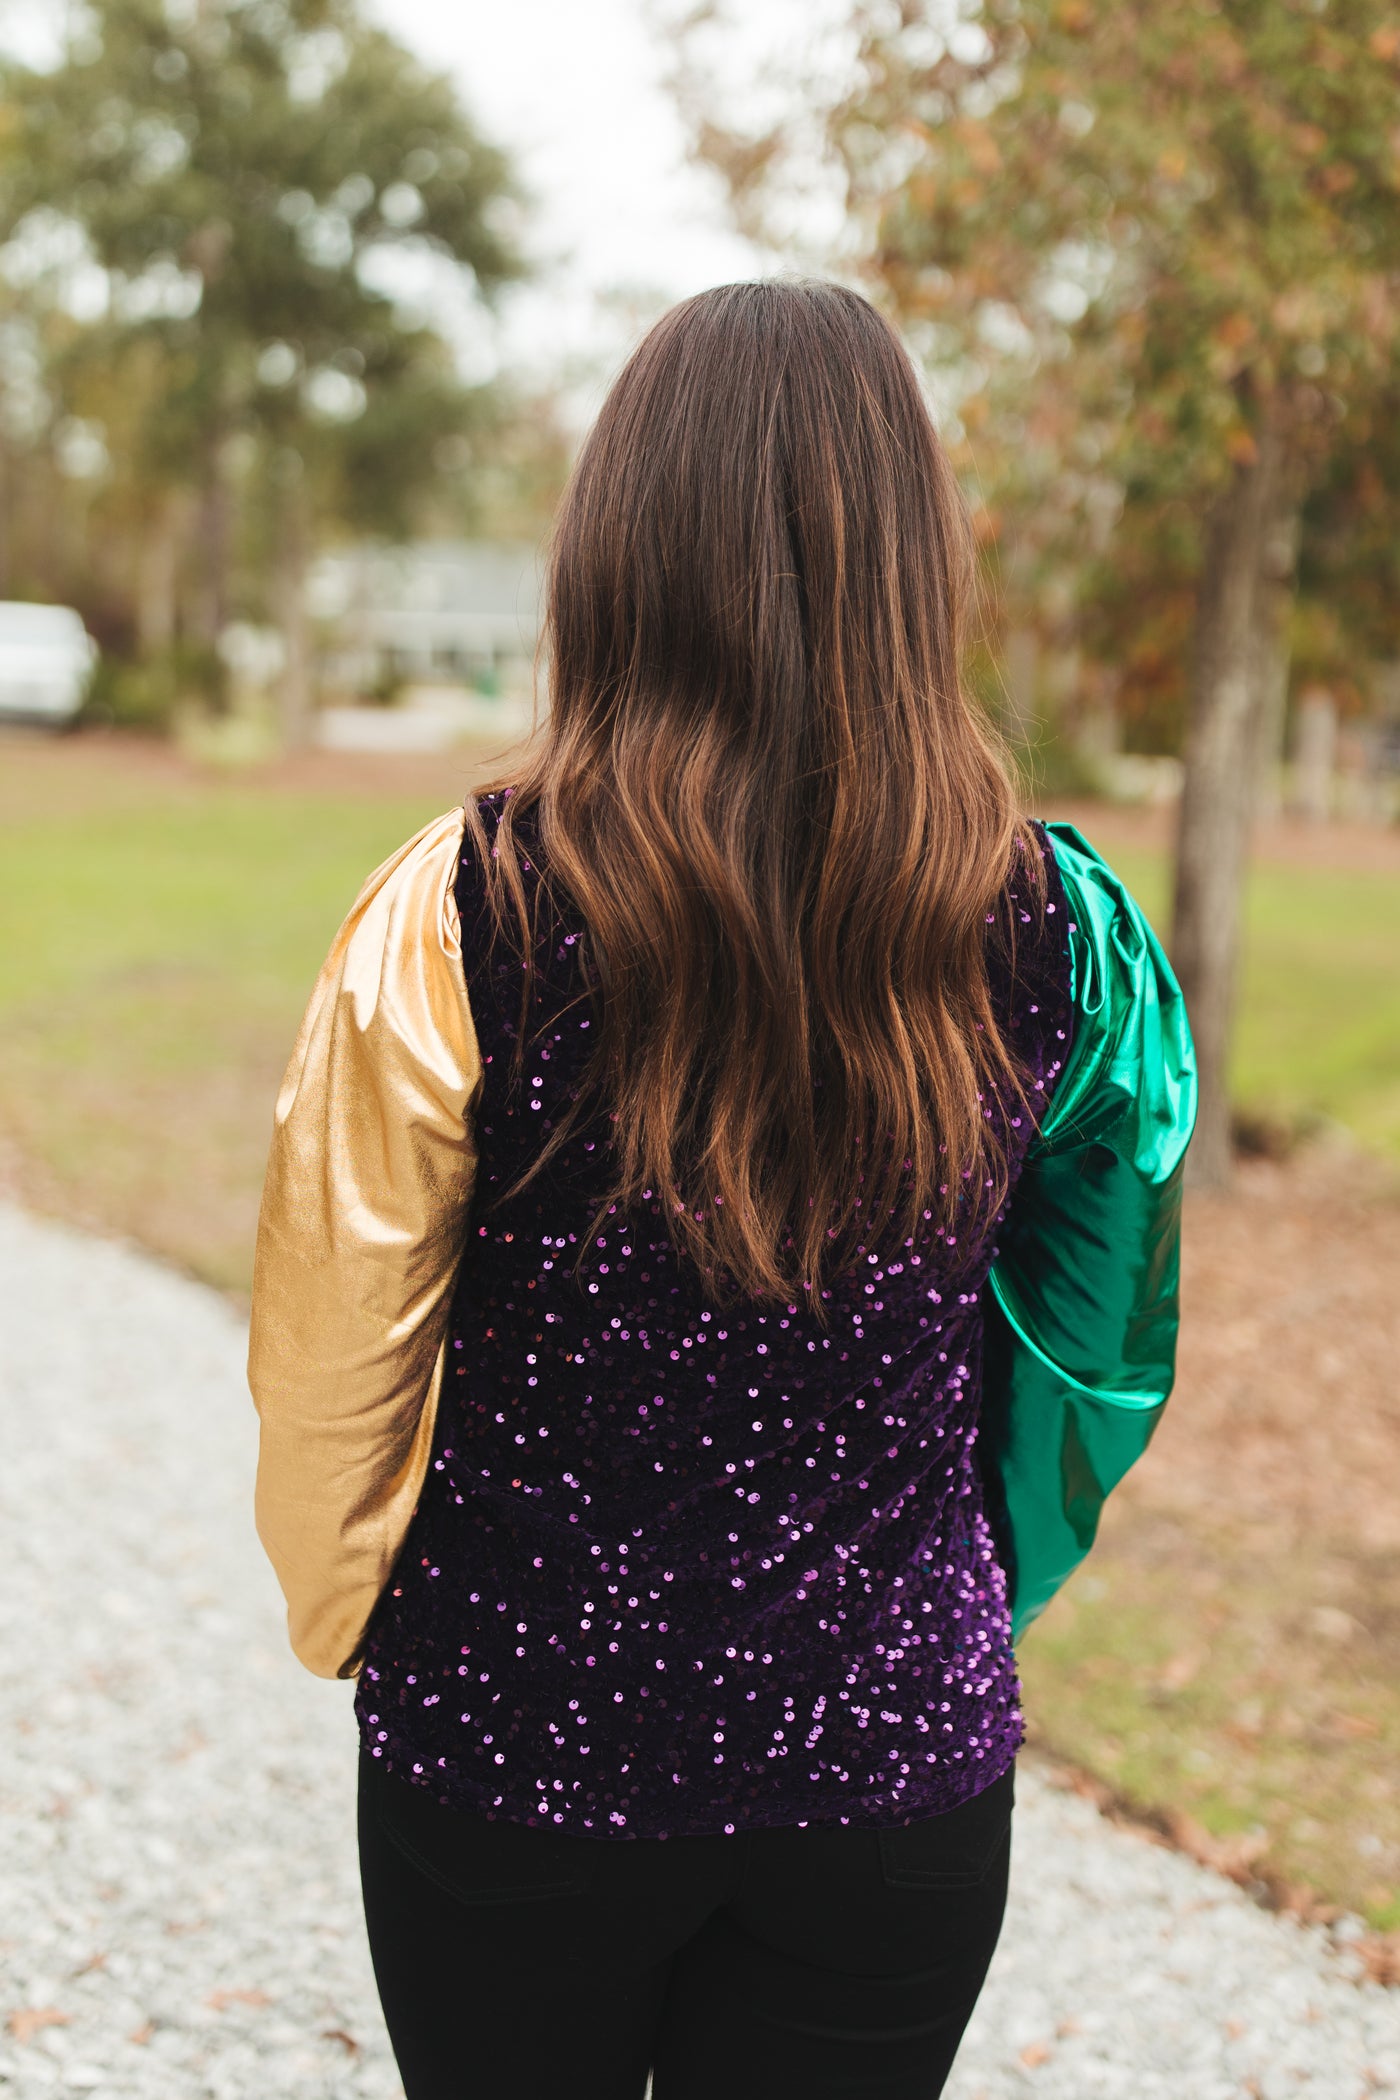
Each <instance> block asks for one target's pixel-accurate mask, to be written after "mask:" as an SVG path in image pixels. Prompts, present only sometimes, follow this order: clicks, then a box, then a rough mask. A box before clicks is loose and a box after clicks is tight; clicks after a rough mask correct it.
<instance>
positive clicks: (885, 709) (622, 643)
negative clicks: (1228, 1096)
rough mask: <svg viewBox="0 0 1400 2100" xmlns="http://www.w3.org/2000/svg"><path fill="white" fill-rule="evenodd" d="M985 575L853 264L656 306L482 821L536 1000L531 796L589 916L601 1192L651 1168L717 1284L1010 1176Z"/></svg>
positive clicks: (921, 414)
mask: <svg viewBox="0 0 1400 2100" xmlns="http://www.w3.org/2000/svg"><path fill="white" fill-rule="evenodd" d="M970 577H971V542H970V534H969V528H968V524H967V519H966V513H965V509H964V506H963V502H962V499H961V496H960V493H959V490H958V487H957V484H956V482H955V480H954V477H953V473H952V470H951V468H950V466H949V464H948V460H947V458H946V455H945V454H944V452H943V449H942V447H941V445H940V444H939V441H938V438H937V436H936V434H935V431H934V428H933V424H932V422H931V420H930V418H929V414H928V411H927V409H926V407H925V405H924V401H923V397H922V395H921V393H920V390H919V385H918V381H917V379H916V378H915V375H914V371H913V368H912V366H911V364H910V362H909V359H908V357H907V356H906V354H905V352H904V350H903V348H902V347H901V345H900V343H899V340H898V338H897V337H896V335H895V334H894V332H893V330H892V329H891V328H890V327H889V325H888V324H887V323H886V322H885V321H884V320H883V319H882V317H881V316H880V315H879V314H878V313H877V312H876V310H875V308H874V307H872V306H871V305H870V304H869V302H868V301H867V300H865V299H862V298H861V297H859V296H858V295H857V294H856V293H854V292H851V291H848V290H846V289H845V288H844V287H842V286H840V285H835V284H826V283H813V282H800V283H797V282H791V281H770V282H765V283H754V284H732V285H725V286H723V287H721V288H720V289H718V290H716V291H710V292H703V293H701V294H700V295H699V296H698V297H696V298H693V299H687V300H686V301H685V302H684V303H683V304H681V305H680V306H677V307H675V308H673V309H672V310H671V312H670V313H668V314H667V315H666V316H665V317H664V318H663V319H662V320H661V321H660V322H658V323H657V325H656V326H655V327H654V328H653V329H652V330H651V332H650V334H648V335H647V337H646V338H645V340H644V341H643V342H642V344H641V345H640V347H639V348H638V350H637V351H636V352H635V354H634V355H633V357H632V358H631V360H630V362H629V363H628V364H627V366H626V367H625V369H624V370H623V372H622V374H621V376H620V378H619V379H618V380H617V381H616V383H615V385H614V386H613V388H612V390H611V392H610V393H609V395H608V397H607V400H606V401H605V403H604V404H603V409H602V412H601V414H600V415H599V417H598V420H597V423H596V424H595V426H594V428H593V431H592V433H591V435H590V436H589V438H588V440H587V442H586V443H585V445H584V447H583V450H582V452H581V454H580V456H579V459H578V463H577V465H576V467H575V470H574V473H573V476H572V479H571V481H570V483H569V487H568V490H567V492H566V494H565V497H564V500H563V504H562V507H561V510H560V513H559V517H558V520H557V524H556V527H555V531H554V536H553V542H552V548H551V554H550V562H549V574H548V591H547V620H546V646H547V651H548V676H549V690H550V711H549V715H548V717H547V720H546V721H545V723H544V725H543V728H542V731H541V732H540V733H539V734H538V735H537V737H536V739H535V741H534V743H533V744H532V746H530V747H529V748H528V749H527V751H526V753H525V756H524V761H523V764H522V765H520V766H518V767H517V768H516V769H515V770H514V772H513V773H512V774H511V775H509V776H507V777H508V779H509V781H510V783H511V785H512V787H513V793H512V794H511V795H510V797H509V798H508V800H507V801H506V803H505V815H504V818H503V821H502V822H501V825H500V828H499V830H498V832H497V833H496V835H495V838H494V841H493V843H494V844H495V846H496V847H497V848H498V851H497V852H496V853H492V851H491V850H490V845H489V844H488V841H487V837H486V833H485V829H484V826H483V823H482V820H481V818H480V816H479V814H478V812H477V810H476V808H475V806H474V804H473V803H471V802H470V801H469V803H468V807H467V816H468V824H469V830H470V831H471V833H472V835H473V836H474V838H475V840H476V843H477V848H478V851H479V852H480V854H481V858H482V864H483V867H484V869H485V871H486V874H487V878H488V882H489V885H490V889H489V894H490V896H491V899H492V902H493V904H494V907H495V911H496V915H497V923H498V925H500V926H501V927H502V928H506V927H508V926H511V927H513V929H514V938H515V939H516V941H517V943H518V945H519V949H520V952H521V955H522V958H525V959H526V960H527V984H526V999H527V1000H528V995H529V984H528V957H529V955H530V953H531V952H532V946H531V943H532V934H531V930H530V928H529V927H528V926H527V924H526V903H525V891H524V887H523V884H522V881H521V875H520V870H519V866H518V854H519V851H520V850H521V849H520V848H519V847H517V846H516V845H515V844H514V843H513V841H512V832H513V828H514V820H515V819H517V818H519V817H520V815H521V813H522V811H524V810H526V809H532V810H533V811H534V813H535V818H536V821H537V823H538V827H539V836H540V841H541V853H542V860H543V865H544V869H545V871H546V877H547V881H548V882H549V883H550V884H553V885H554V886H555V887H556V889H557V890H558V891H559V892H560V893H562V894H564V895H566V896H567V898H568V899H569V900H570V901H571V903H572V905H573V906H574V907H575V908H576V910H577V913H578V915H579V917H580V918H581V919H582V921H583V922H584V925H585V926H586V928H587V936H586V938H587V942H588V958H589V961H590V963H591V965H592V970H593V973H594V976H595V979H596V983H597V985H598V987H599V990H600V993H601V1000H600V1003H601V1015H602V1026H601V1029H600V1040H599V1043H598V1047H597V1051H596V1053H595V1057H594V1061H593V1064H592V1066H591V1067H590V1072H589V1078H588V1083H587V1086H586V1088H585V1094H586V1096H587V1097H588V1098H591V1099H592V1100H593V1101H594V1103H595V1105H601V1106H603V1107H605V1108H606V1109H607V1110H609V1111H611V1113H612V1115H613V1117H614V1122H613V1129H614V1134H615V1136H614V1146H613V1158H612V1166H613V1174H614V1179H613V1185H612V1186H611V1187H610V1188H609V1190H608V1192H607V1194H606V1196H605V1198H604V1199H603V1202H602V1204H601V1205H600V1209H599V1218H600V1219H601V1217H602V1216H603V1215H604V1214H605V1213H606V1210H607V1206H608V1205H609V1204H610V1203H618V1204H619V1205H627V1204H632V1203H635V1202H637V1201H638V1200H639V1199H641V1198H642V1196H643V1192H644V1191H645V1192H646V1193H647V1194H648V1195H651V1194H652V1193H653V1192H654V1194H655V1195H656V1196H659V1197H660V1198H661V1199H662V1202H663V1206H664V1210H665V1214H666V1217H667V1219H668V1222H669V1227H670V1231H671V1234H672V1236H673V1239H674V1241H675V1243H676V1245H677V1246H678V1248H680V1249H681V1251H682V1252H683V1253H688V1254H689V1255H691V1256H692V1257H693V1258H694V1259H695V1260H696V1261H697V1262H698V1263H699V1264H700V1266H701V1268H702V1270H703V1271H704V1272H705V1274H706V1277H707V1281H708V1282H709V1284H710V1285H711V1286H712V1287H713V1288H714V1289H715V1290H716V1291H717V1292H719V1293H720V1294H721V1295H722V1294H723V1293H725V1292H726V1291H738V1292H742V1293H743V1294H745V1295H748V1296H751V1297H755V1298H760V1299H775V1298H777V1299H794V1300H797V1299H806V1300H807V1302H808V1303H809V1304H811V1305H813V1306H814V1307H815V1308H816V1309H817V1310H818V1311H820V1299H821V1296H822V1294H823V1285H824V1284H826V1283H829V1281H830V1279H831V1277H832V1275H833V1273H837V1272H839V1271H840V1270H841V1269H843V1268H845V1267H847V1266H848V1265H849V1264H850V1263H851V1262H853V1261H854V1260H856V1259H858V1258H859V1254H860V1252H862V1251H863V1250H864V1249H865V1248H866V1246H867V1245H868V1244H869V1245H873V1244H875V1242H876V1241H877V1239H878V1240H879V1241H881V1242H882V1243H886V1244H887V1243H888V1242H887V1237H886V1236H887V1235H889V1234H894V1233H898V1234H899V1235H900V1237H902V1238H905V1239H915V1240H920V1239H922V1238H924V1237H926V1236H928V1235H930V1234H931V1233H933V1232H935V1231H937V1230H938V1229H939V1228H940V1227H942V1228H943V1229H945V1230H946V1229H948V1227H949V1226H950V1224H951V1221H952V1220H953V1219H954V1217H955V1215H958V1214H959V1212H961V1215H962V1216H963V1217H964V1219H966V1217H967V1212H968V1207H969V1203H970V1204H971V1206H972V1208H973V1209H974V1210H976V1211H977V1212H979V1213H981V1212H983V1211H984V1210H985V1211H987V1212H990V1211H992V1210H993V1209H995V1208H996V1207H997V1206H998V1205H999V1203H1000V1201H1001V1199H1002V1197H1003V1196H1004V1193H1005V1187H1006V1163H1005V1157H1004V1152H1003V1148H1002V1145H1001V1142H1000V1140H999V1137H998V1135H997V1130H996V1119H995V1118H994V1117H993V1118H991V1120H990V1121H989V1112H988V1103H989V1100H990V1097H991V1093H992V1091H993V1090H994V1089H999V1090H1001V1092H1002V1095H1003V1098H1007V1090H1008V1089H1009V1090H1010V1094H1012V1095H1014V1096H1016V1097H1017V1098H1020V1095H1021V1088H1020V1082H1019V1080H1018V1077H1017V1074H1016V1071H1015V1067H1014V1063H1013V1060H1012V1059H1011V1057H1010V1056H1009V1054H1008V1052H1007V1050H1006V1048H1005V1046H1004V1045H1003V1043H1002V1041H1001V1038H1000V1036H999V1033H998V1030H997V1025H996V1020H995V1017H994V1015H993V1012H992V1008H991V1002H990V998H989V991H988V978H987V960H986V943H987V936H988V919H989V914H990V915H992V917H993V918H994V919H996V918H999V917H1000V914H999V912H998V910H997V905H998V900H999V899H1000V897H1001V894H1002V893H1003V891H1004V889H1005V885H1006V883H1007V879H1008V875H1009V872H1010V870H1011V867H1012V863H1013V858H1017V857H1018V856H1017V854H1016V839H1017V833H1018V831H1020V829H1021V825H1020V822H1019V819H1018V815H1017V808H1016V798H1015V794H1014V791H1013V788H1012V786H1011V781H1010V777H1009V772H1008V768H1007V766H1006V763H1005V760H1004V757H1003V754H1002V752H1001V750H1000V748H999V747H998V745H997V744H996V742H995V739H994V737H993V735H992V733H991V731H990V730H989V728H988V727H987V726H986V725H985V724H984V722H983V721H982V720H981V719H980V718H979V716H978V715H977V714H976V713H975V712H974V710H973V708H972V707H971V705H970V704H969V702H968V699H967V697H966V695H965V693H964V690H963V687H962V684H961V681H960V677H959V628H960V623H961V619H962V613H963V607H964V603H965V600H966V597H967V593H968V589H969V583H970ZM501 784H504V782H503V783H501ZM1025 843H1028V842H1025ZM1019 858H1020V859H1021V861H1022V864H1023V865H1024V868H1025V870H1026V873H1027V874H1028V875H1029V874H1030V871H1031V870H1033V869H1034V870H1038V869H1039V865H1040V863H1039V856H1038V854H1036V853H1035V852H1034V851H1029V850H1028V851H1025V852H1024V853H1023V854H1022V855H1020V856H1019ZM523 1011H525V1008H524V1007H522V1012H523ZM523 1034H524V1032H523V1030H522V1034H521V1047H522V1048H523ZM580 1112H581V1107H580ZM563 1136H564V1130H563V1128H561V1129H560V1130H559V1131H556V1133H555V1137H554V1139H553V1141H552V1142H551V1144H550V1146H549V1147H548V1148H547V1150H546V1152H544V1153H542V1154H541V1161H540V1162H537V1163H536V1166H535V1167H533V1168H532V1169H531V1172H530V1174H529V1175H527V1176H526V1177H525V1180H528V1179H530V1178H533V1174H534V1172H535V1171H537V1169H538V1164H540V1163H542V1161H543V1158H544V1157H547V1156H548V1153H549V1152H550V1151H553V1150H554V1149H555V1147H556V1146H557V1145H558V1143H560V1142H562V1138H563ZM523 1185H524V1183H523V1182H522V1183H520V1184H518V1186H523ZM969 1192H970V1193H969ZM960 1199H961V1200H960ZM596 1229H597V1228H596V1225H595V1230H596Z"/></svg>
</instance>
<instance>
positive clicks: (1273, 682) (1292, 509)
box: [1254, 466, 1300, 818]
mask: <svg viewBox="0 0 1400 2100" xmlns="http://www.w3.org/2000/svg"><path fill="white" fill-rule="evenodd" d="M1299 495H1300V490H1299V488H1298V486H1297V483H1296V479H1295V478H1294V477H1292V476H1290V474H1289V473H1288V470H1287V467H1286V466H1281V468H1280V473H1279V484H1278V487H1277V488H1276V490H1275V492H1274V504H1273V515H1272V518H1271V519H1270V522H1269V526H1268V529H1267V532H1266V535H1265V541H1264V561H1263V571H1262V574H1261V576H1260V581H1259V589H1258V592H1257V594H1256V597H1255V606H1254V614H1255V617H1254V634H1255V651H1256V673H1257V676H1258V679H1259V696H1258V712H1257V717H1256V735H1255V746H1256V749H1255V759H1254V780H1255V795H1256V803H1255V813H1256V814H1257V815H1258V816H1260V817H1265V818H1273V817H1278V816H1281V815H1282V813H1283V763H1284V748H1283V740H1284V726H1285V722H1286V719H1287V714H1288V659H1289V649H1288V604H1289V600H1290V598H1291V597H1292V595H1293V575H1294V569H1295V567H1296V565H1297V560H1298V526H1299V519H1298V502H1299Z"/></svg>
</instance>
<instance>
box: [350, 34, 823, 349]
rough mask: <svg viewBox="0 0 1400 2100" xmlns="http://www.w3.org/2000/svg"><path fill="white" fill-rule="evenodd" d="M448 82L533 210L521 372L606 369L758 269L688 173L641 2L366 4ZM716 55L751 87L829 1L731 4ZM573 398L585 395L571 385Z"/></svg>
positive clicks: (701, 179) (518, 341)
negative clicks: (573, 366) (535, 272)
mask: <svg viewBox="0 0 1400 2100" xmlns="http://www.w3.org/2000/svg"><path fill="white" fill-rule="evenodd" d="M374 4H375V5H377V7H378V11H379V13H380V16H381V19H383V20H384V21H385V22H387V23H389V24H391V26H392V27H393V30H394V32H395V34H396V35H398V36H399V37H401V38H403V39H404V41H405V42H407V43H408V44H410V45H411V46H412V47H413V48H414V49H416V50H417V51H418V52H419V53H420V54H421V55H422V56H423V57H424V58H425V59H427V60H428V61H429V62H430V63H432V64H434V65H435V66H439V67H441V68H443V69H444V70H445V71H448V72H450V73H451V74H452V75H453V77H454V78H455V79H456V81H457V82H458V85H459V87H460V90H461V93H462V96H463V99H464V101H465V102H466V104H467V106H468V108H469V109H470V110H471V111H472V112H473V114H474V115H475V116H476V117H477V119H478V121H479V122H480V124H481V126H482V128H483V130H485V131H486V132H487V133H488V134H489V135H491V136H492V137H494V138H495V139H496V140H497V141H498V142H499V143H500V144H502V145H503V146H505V147H507V148H508V150H509V151H510V152H511V154H512V155H513V156H514V158H515V160H516V163H517V165H518V167H519V169H520V171H521V174H522V175H523V177H524V179H525V182H526V184H527V185H528V187H529V189H530V190H531V192H532V193H533V197H534V201H535V215H534V231H533V235H532V246H533V248H534V251H535V253H536V255H537V257H538V258H539V259H540V261H541V262H542V263H543V264H544V268H543V271H542V274H541V278H540V281H539V283H538V284H537V285H535V286H533V287H531V288H530V289H528V290H525V291H522V292H519V293H516V294H514V295H513V296H512V298H511V299H510V300H509V301H508V303H507V307H506V310H505V314H504V321H503V328H502V331H501V338H500V346H501V349H502V351H503V353H504V355H505V357H506V358H507V360H508V361H510V362H513V363H515V364H517V365H518V366H520V367H521V368H526V367H529V366H531V365H535V364H539V365H542V366H545V367H549V366H557V363H558V361H559V360H560V359H561V358H565V359H567V358H568V357H570V356H579V357H586V358H588V359H590V360H591V361H592V362H594V363H595V364H598V363H601V364H602V365H606V364H607V363H608V362H609V361H611V360H612V359H613V358H614V357H616V356H619V355H621V354H622V352H623V350H624V349H625V347H626V346H627V344H628V342H629V340H630V338H631V337H632V336H633V335H634V334H635V332H636V329H637V327H638V325H639V324H640V323H641V322H643V321H645V320H646V319H649V318H650V317H651V314H652V313H653V312H654V311H656V310H657V308H658V307H659V306H661V305H666V304H669V303H670V302H671V301H672V300H675V299H678V298H684V297H685V296H686V295H687V294H688V293H690V292H694V291H700V290H703V289H704V288H705V287H706V286H707V285H712V284H722V283H725V282H726V281H728V280H729V279H732V278H735V277H749V276H754V275H758V274H761V273H763V272H765V271H767V270H770V269H772V268H773V267H774V266H775V264H774V259H773V258H772V257H769V256H766V255H764V254H763V253H762V252H760V251H759V250H757V249H755V248H754V247H753V246H751V244H750V243H749V242H747V241H746V240H744V239H743V238H742V237H741V236H740V235H739V234H738V233H736V232H735V231H734V229H733V228H732V226H731V225H730V224H729V222H728V219H727V215H726V210H725V205H724V200H723V197H722V195H721V191H720V186H719V183H718V181H717V180H716V178H714V177H713V176H711V175H710V174H708V173H707V172H706V171H704V170H701V169H698V168H696V167H694V166H693V165H691V164H689V163H688V161H687V157H686V151H685V139H684V134H683V130H682V126H681V122H680V119H679V116H678V115H677V112H676V110H675V107H674V104H673V102H672V100H671V97H670V95H669V93H668V91H667V89H666V87H665V84H664V74H665V68H666V61H667V53H666V51H665V49H664V47H663V45H662V42H661V40H660V37H659V35H658V34H657V32H656V29H655V27H654V20H653V15H652V10H651V8H650V7H649V4H648V0H456V4H455V5H450V4H444V0H374ZM736 12H737V14H738V17H739V21H740V23H741V24H742V27H741V28H739V29H738V30H737V31H736V32H734V33H732V34H731V35H730V36H729V38H728V39H727V41H726V44H725V46H724V48H723V49H721V50H720V51H719V52H718V53H717V60H718V63H719V67H720V70H721V71H722V72H723V73H724V74H725V75H727V76H731V75H732V77H733V78H734V79H735V82H736V85H737V84H738V83H739V82H740V81H742V82H743V84H744V86H745V88H746V89H747V90H748V91H749V92H752V91H753V86H754V82H755V80H756V78H757V77H758V75H759V74H760V73H761V71H762V68H763V65H764V61H765V59H766V58H767V56H768V55H769V54H770V53H773V52H775V51H783V50H784V49H785V48H790V46H791V40H792V38H793V37H794V35H796V36H798V37H799V38H801V39H802V40H803V43H804V45H807V44H810V43H811V41H812V40H813V38H814V36H815V34H816V33H818V32H819V31H820V28H821V25H822V23H823V22H824V21H832V20H834V19H837V18H838V17H839V16H841V15H842V14H844V12H845V9H844V5H843V0H742V5H741V6H740V7H739V8H738V9H737V10H736ZM585 391H588V390H587V389H585Z"/></svg>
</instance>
